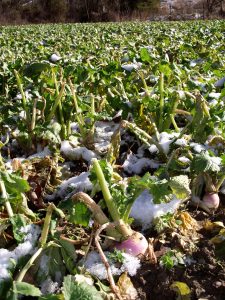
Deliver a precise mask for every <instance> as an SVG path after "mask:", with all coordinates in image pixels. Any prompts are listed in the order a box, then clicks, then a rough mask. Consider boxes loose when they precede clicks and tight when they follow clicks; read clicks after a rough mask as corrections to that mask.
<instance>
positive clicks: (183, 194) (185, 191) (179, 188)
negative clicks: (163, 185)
mask: <svg viewBox="0 0 225 300" xmlns="http://www.w3.org/2000/svg"><path fill="white" fill-rule="evenodd" d="M169 186H170V188H171V189H172V191H173V194H175V195H176V197H177V198H178V199H185V198H187V197H188V196H190V194H191V190H190V187H189V179H188V176H186V175H180V176H174V177H172V178H171V179H170V181H169Z"/></svg>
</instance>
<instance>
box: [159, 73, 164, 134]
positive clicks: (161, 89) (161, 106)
mask: <svg viewBox="0 0 225 300" xmlns="http://www.w3.org/2000/svg"><path fill="white" fill-rule="evenodd" d="M159 93H160V100H159V130H161V131H162V129H163V128H162V127H163V126H162V124H163V110H164V74H163V73H161V74H160V77H159Z"/></svg>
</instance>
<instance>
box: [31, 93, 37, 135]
mask: <svg viewBox="0 0 225 300" xmlns="http://www.w3.org/2000/svg"><path fill="white" fill-rule="evenodd" d="M37 101H38V99H37V98H36V99H34V105H33V112H32V118H31V124H30V131H33V130H34V128H35V123H36V116H37V108H36V106H37Z"/></svg>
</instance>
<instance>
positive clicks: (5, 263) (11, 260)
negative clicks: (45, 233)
mask: <svg viewBox="0 0 225 300" xmlns="http://www.w3.org/2000/svg"><path fill="white" fill-rule="evenodd" d="M20 231H21V232H22V233H24V234H25V236H24V241H23V243H20V244H19V245H18V246H17V247H16V248H15V249H14V250H13V251H9V250H7V249H0V282H1V281H2V280H5V279H8V278H10V270H11V269H12V268H13V266H15V265H16V263H17V262H18V260H19V259H20V258H21V257H23V256H26V255H28V254H29V255H32V254H33V252H34V246H35V243H36V242H37V239H38V237H39V235H40V233H41V229H40V227H39V226H37V225H34V224H30V225H27V226H25V227H22V228H21V230H20Z"/></svg>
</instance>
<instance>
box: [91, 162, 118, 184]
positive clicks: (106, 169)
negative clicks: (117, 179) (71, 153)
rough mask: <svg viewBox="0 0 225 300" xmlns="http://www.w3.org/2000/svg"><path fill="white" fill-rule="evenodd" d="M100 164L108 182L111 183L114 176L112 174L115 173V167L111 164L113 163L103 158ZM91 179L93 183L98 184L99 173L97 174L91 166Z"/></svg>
mask: <svg viewBox="0 0 225 300" xmlns="http://www.w3.org/2000/svg"><path fill="white" fill-rule="evenodd" d="M98 162H99V164H100V167H101V169H102V171H103V173H104V176H105V179H106V181H107V182H108V184H110V182H111V178H112V174H113V168H112V166H111V164H109V163H108V162H107V161H106V160H104V159H102V160H99V161H98ZM89 178H90V181H91V182H92V183H93V184H96V183H97V182H98V180H97V175H96V174H95V171H94V168H91V170H90V176H89Z"/></svg>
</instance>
